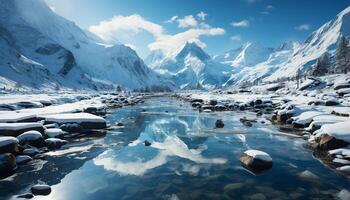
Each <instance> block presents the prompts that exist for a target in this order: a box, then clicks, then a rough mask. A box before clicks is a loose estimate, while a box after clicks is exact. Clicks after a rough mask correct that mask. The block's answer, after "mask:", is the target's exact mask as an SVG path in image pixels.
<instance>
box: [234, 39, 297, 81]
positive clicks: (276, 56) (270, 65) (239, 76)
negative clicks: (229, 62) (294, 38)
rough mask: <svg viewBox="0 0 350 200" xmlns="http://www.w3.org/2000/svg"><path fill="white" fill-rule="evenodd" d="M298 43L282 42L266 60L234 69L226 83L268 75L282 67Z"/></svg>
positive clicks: (255, 79)
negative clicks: (251, 65) (252, 65)
mask: <svg viewBox="0 0 350 200" xmlns="http://www.w3.org/2000/svg"><path fill="white" fill-rule="evenodd" d="M299 46H300V44H299V43H298V42H288V43H284V44H282V45H281V46H280V47H279V48H277V49H276V50H274V51H273V52H272V53H271V54H270V55H269V57H268V59H267V60H265V61H263V62H261V63H258V64H257V65H255V66H254V67H243V68H242V69H239V70H235V73H233V74H232V76H231V78H230V80H229V81H228V83H230V84H231V85H237V84H242V83H245V82H250V83H252V82H254V81H257V80H263V79H265V78H266V77H269V76H270V75H271V74H273V73H274V72H275V71H276V70H278V69H279V68H280V67H282V66H283V65H284V64H285V63H286V62H287V61H288V60H289V59H290V58H291V57H292V56H293V55H294V53H295V52H296V50H297V49H298V48H299Z"/></svg>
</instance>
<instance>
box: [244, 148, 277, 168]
mask: <svg viewBox="0 0 350 200" xmlns="http://www.w3.org/2000/svg"><path fill="white" fill-rule="evenodd" d="M240 161H241V163H242V165H243V166H244V167H246V168H248V169H249V170H251V171H253V172H260V171H263V170H266V169H269V168H271V167H272V158H271V156H270V155H269V154H267V153H265V152H263V151H259V150H247V151H245V152H244V153H243V154H242V155H241V157H240Z"/></svg>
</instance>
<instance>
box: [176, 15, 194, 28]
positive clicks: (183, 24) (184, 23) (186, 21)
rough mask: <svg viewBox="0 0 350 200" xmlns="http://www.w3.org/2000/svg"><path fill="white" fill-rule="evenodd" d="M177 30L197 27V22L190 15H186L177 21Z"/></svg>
mask: <svg viewBox="0 0 350 200" xmlns="http://www.w3.org/2000/svg"><path fill="white" fill-rule="evenodd" d="M177 22H178V23H179V25H178V27H179V28H187V27H195V26H197V20H196V19H195V18H194V17H193V16H192V15H187V16H185V17H184V18H182V19H178V20H177Z"/></svg>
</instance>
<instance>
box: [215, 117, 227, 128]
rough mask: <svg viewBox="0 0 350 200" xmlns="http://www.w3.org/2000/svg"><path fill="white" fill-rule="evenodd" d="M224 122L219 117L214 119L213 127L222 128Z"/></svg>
mask: <svg viewBox="0 0 350 200" xmlns="http://www.w3.org/2000/svg"><path fill="white" fill-rule="evenodd" d="M224 126H225V124H224V122H223V121H222V120H221V119H218V120H216V122H215V128H224Z"/></svg>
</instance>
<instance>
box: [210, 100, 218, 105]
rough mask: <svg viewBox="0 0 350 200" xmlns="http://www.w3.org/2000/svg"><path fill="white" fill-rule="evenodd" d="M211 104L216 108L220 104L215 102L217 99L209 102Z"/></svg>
mask: <svg viewBox="0 0 350 200" xmlns="http://www.w3.org/2000/svg"><path fill="white" fill-rule="evenodd" d="M209 104H210V105H212V106H215V105H216V104H218V101H217V100H215V99H212V100H210V101H209Z"/></svg>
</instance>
